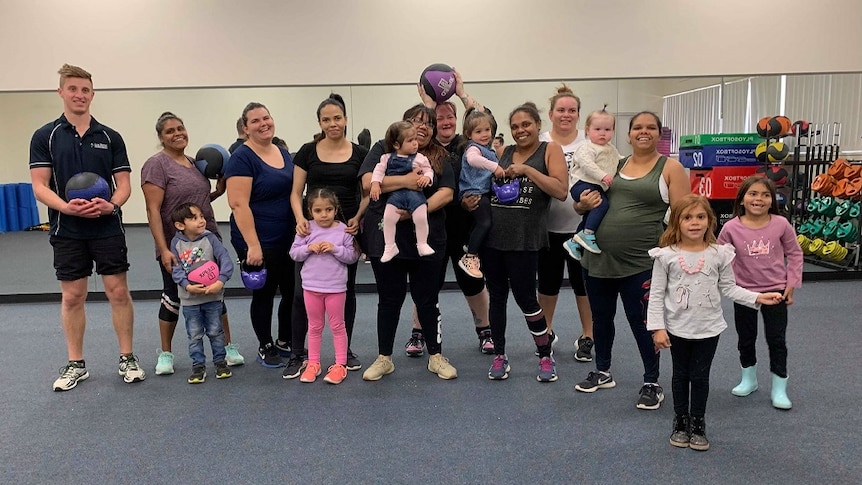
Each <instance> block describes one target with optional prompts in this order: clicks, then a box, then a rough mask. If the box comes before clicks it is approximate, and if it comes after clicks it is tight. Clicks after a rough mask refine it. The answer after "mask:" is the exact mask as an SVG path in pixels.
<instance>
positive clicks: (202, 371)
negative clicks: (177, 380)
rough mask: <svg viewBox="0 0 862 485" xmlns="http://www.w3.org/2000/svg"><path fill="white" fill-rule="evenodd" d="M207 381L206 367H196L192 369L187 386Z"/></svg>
mask: <svg viewBox="0 0 862 485" xmlns="http://www.w3.org/2000/svg"><path fill="white" fill-rule="evenodd" d="M206 379H207V367H206V366H205V365H196V366H194V367H192V375H190V376H189V384H201V383H202V382H204V381H205V380H206Z"/></svg>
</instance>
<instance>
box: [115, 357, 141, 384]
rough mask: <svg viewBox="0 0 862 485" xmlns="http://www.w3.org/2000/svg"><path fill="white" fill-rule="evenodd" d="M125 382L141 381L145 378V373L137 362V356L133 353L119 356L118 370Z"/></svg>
mask: <svg viewBox="0 0 862 485" xmlns="http://www.w3.org/2000/svg"><path fill="white" fill-rule="evenodd" d="M118 373H119V374H120V377H122V378H123V381H124V382H126V383H127V384H131V383H133V382H141V381H143V380H144V379H146V378H147V373H146V372H144V369H141V366H140V365H139V364H138V358H137V357H135V356H134V354H129V355H121V356H120V370H119V372H118Z"/></svg>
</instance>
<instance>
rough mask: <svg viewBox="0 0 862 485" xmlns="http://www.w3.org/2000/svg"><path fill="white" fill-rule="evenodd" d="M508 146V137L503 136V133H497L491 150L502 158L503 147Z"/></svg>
mask: <svg viewBox="0 0 862 485" xmlns="http://www.w3.org/2000/svg"><path fill="white" fill-rule="evenodd" d="M505 145H506V137H505V136H503V134H502V133H497V136H495V137H494V142H493V143H492V144H491V148H493V149H494V151H495V152H497V158H499V157H500V155H501V153H502V151H503V147H504V146H505Z"/></svg>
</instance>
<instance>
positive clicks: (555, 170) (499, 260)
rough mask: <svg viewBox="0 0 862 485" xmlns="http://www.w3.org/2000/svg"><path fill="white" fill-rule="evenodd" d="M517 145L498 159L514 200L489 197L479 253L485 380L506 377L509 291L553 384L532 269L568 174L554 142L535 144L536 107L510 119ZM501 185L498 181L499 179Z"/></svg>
mask: <svg viewBox="0 0 862 485" xmlns="http://www.w3.org/2000/svg"><path fill="white" fill-rule="evenodd" d="M509 126H510V127H511V129H512V138H513V139H514V140H515V145H513V146H508V147H506V149H505V150H504V151H503V156H502V157H501V158H500V167H502V168H503V169H504V170H506V177H507V178H508V179H507V180H512V181H513V182H512V183H514V182H517V183H518V184H519V187H518V192H517V194H514V195H516V197H512V198H511V199H510V198H507V197H505V196H504V195H502V194H500V196H499V197H498V195H497V194H493V193H492V195H491V218H492V224H491V230H490V232H489V233H488V237H487V238H486V239H485V246H484V247H483V248H482V249H481V250H480V253H479V254H480V257H481V258H482V270H483V271H484V273H485V280H486V284H487V286H488V293H489V296H490V307H489V311H488V316H489V320H490V322H491V336H492V337H493V339H494V362H493V364H492V365H491V369H490V370H489V371H488V378H489V379H493V380H502V379H505V378H507V377H508V376H509V370H510V368H509V360H508V358H507V357H506V303H507V300H508V298H509V288H511V289H512V295H513V296H514V297H515V302H516V303H517V304H518V307H519V308H520V309H521V312H523V314H524V318H525V319H526V321H527V328H529V330H530V333H531V334H532V335H533V340H534V341H535V342H536V350H537V351H538V355H539V372H538V374H537V376H536V378H537V379H538V380H539V381H540V382H553V381H555V380H557V371H556V365H555V363H554V359H553V357H552V356H551V340H550V338H549V333H548V323H547V321H546V320H545V315H544V313H543V312H542V307H541V306H539V302H538V300H537V299H536V265H537V264H538V258H539V256H538V254H539V250H540V249H542V248H544V247H547V246H548V230H547V219H548V204H549V203H550V200H551V197H554V198H557V199H560V200H564V199H565V198H566V187H567V184H568V174H567V172H566V161H565V158H564V157H563V150H562V148H560V145H559V144H558V143H556V142H553V141H552V142H543V141H539V132H540V130H541V127H542V121H541V117H540V116H539V111H538V110H537V109H536V105H535V104H533V103H525V104H523V105H521V106H518V107H517V108H515V110H514V111H512V114H510V115H509ZM498 182H499V181H498Z"/></svg>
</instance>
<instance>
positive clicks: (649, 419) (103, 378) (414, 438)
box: [0, 282, 862, 484]
mask: <svg viewBox="0 0 862 485" xmlns="http://www.w3.org/2000/svg"><path fill="white" fill-rule="evenodd" d="M858 288H859V286H858V284H857V283H853V282H830V283H811V284H806V286H805V287H804V288H803V289H802V290H800V291H798V292H797V304H796V305H794V306H793V307H791V310H790V328H789V330H788V342H789V350H790V357H789V368H790V386H789V393H790V397H791V398H792V399H793V404H794V406H793V409H792V410H791V411H788V412H781V411H777V410H775V409H773V408H772V407H771V405H770V400H769V374H768V365H767V364H766V362H768V359H767V354H766V346H765V343H764V342H763V340H762V337H761V341H760V342H759V346H758V355H759V357H760V361H761V363H762V365H761V366H760V369H759V378H760V384H761V389H760V390H759V391H757V392H755V393H754V394H753V395H751V396H749V397H747V398H737V397H734V396H732V395H731V394H730V389H731V388H732V387H733V386H734V385H735V384H736V382H737V380H738V377H739V365H738V360H737V356H736V350H735V345H736V336H735V332H734V330H733V329H732V326H731V328H730V329H729V330H728V331H726V332H725V333H724V334H723V335H722V338H721V342H720V344H719V350H718V353H717V355H716V358H715V363H714V365H713V372H712V382H711V388H712V391H711V395H710V400H709V408H708V411H707V434H708V436H709V438H710V442H711V444H712V449H711V450H710V451H708V452H706V453H699V452H695V451H692V450H689V449H677V448H673V447H672V446H670V445H669V444H668V436H669V434H670V428H671V420H672V416H673V412H672V405H671V402H672V397H671V393H670V389H669V388H670V359H669V357H670V356H669V355H664V356H663V358H662V361H663V363H662V370H663V372H664V374H663V375H662V379H661V382H662V384H664V385H665V389H666V393H667V400H666V401H665V404H664V405H663V406H662V408H661V409H660V410H658V411H641V410H638V409H636V408H635V406H634V404H635V401H636V399H637V392H638V390H639V388H640V386H641V374H642V368H641V364H640V361H639V359H638V357H637V350H636V346H635V344H634V341H633V339H632V337H631V332H630V331H629V330H628V327H627V325H626V324H625V323H624V322H623V319H622V318H621V317H618V318H617V322H618V329H617V342H616V345H615V347H614V365H613V368H612V370H613V373H614V377H615V379H616V381H617V387H616V388H615V389H610V390H602V391H599V392H596V393H595V394H583V393H578V392H576V391H574V390H573V385H574V384H575V383H577V382H578V381H580V380H581V379H583V378H584V377H585V376H586V374H587V372H588V371H589V370H592V369H593V366H592V364H583V363H576V362H575V361H574V360H573V359H572V341H573V340H574V338H575V337H576V336H577V335H576V333H577V330H576V329H575V327H576V325H575V323H574V322H575V321H576V318H577V317H576V313H575V311H574V309H573V307H574V305H573V303H572V300H571V299H570V298H569V297H568V295H564V297H563V298H561V305H560V308H559V309H558V311H557V320H556V325H555V326H556V327H557V332H558V334H559V335H560V336H561V342H560V343H559V344H558V347H557V349H556V358H557V362H558V373H559V375H560V379H559V381H557V382H555V383H548V384H542V383H538V382H536V378H535V371H536V364H537V358H536V357H535V356H534V355H533V350H534V347H533V346H532V344H531V339H530V337H529V336H528V333H527V330H526V328H525V325H524V324H523V319H522V317H521V316H519V315H518V313H517V310H516V308H515V306H514V303H511V304H510V313H509V319H510V320H509V321H510V323H509V334H508V340H509V357H510V361H511V365H512V373H511V377H510V378H509V379H508V380H506V381H502V382H494V381H489V380H488V379H487V369H488V366H489V365H490V363H491V358H490V357H489V356H485V355H482V354H480V353H479V352H478V348H477V339H476V337H475V333H474V332H473V330H472V328H471V326H470V325H469V324H468V323H467V310H466V306H465V305H464V301H463V298H462V297H461V295H460V294H459V293H454V292H447V293H443V294H442V297H441V308H442V309H443V315H444V323H443V332H444V333H443V335H444V355H446V356H447V357H449V358H450V359H451V362H452V363H453V364H454V365H455V366H456V367H457V368H458V371H459V377H458V379H456V380H454V381H443V380H441V379H439V378H437V377H436V376H434V375H433V374H431V373H429V372H428V371H427V370H426V368H425V366H426V364H427V361H426V359H425V358H419V359H411V358H408V357H406V356H404V354H403V352H401V351H400V350H399V349H400V348H401V345H403V342H404V341H405V340H406V338H407V337H408V333H409V329H408V327H409V323H408V322H409V306H408V305H405V311H404V313H403V317H402V327H401V328H400V329H399V335H398V339H397V341H396V355H395V365H396V371H395V373H394V374H392V375H389V376H386V377H384V378H383V379H382V380H381V381H379V382H374V383H369V382H363V381H362V380H361V371H360V372H358V373H350V375H349V377H348V379H347V380H346V381H345V382H344V383H343V384H341V385H339V386H332V385H328V384H326V383H324V382H322V381H318V382H316V383H314V384H303V383H300V382H298V380H290V381H286V380H283V379H282V378H281V372H280V371H279V370H272V369H264V368H262V367H260V366H259V365H258V364H256V363H254V362H253V360H254V355H255V338H254V334H253V332H252V330H251V326H250V324H249V321H248V303H249V300H248V299H246V298H237V299H230V300H229V301H228V306H229V311H230V316H231V320H232V328H233V333H234V341H235V342H236V343H237V344H238V345H239V347H240V349H241V351H242V352H243V354H244V355H245V356H246V358H247V359H248V361H249V364H247V365H245V366H243V367H239V368H234V377H232V378H230V379H223V380H216V379H214V378H213V375H212V369H211V368H210V377H208V378H207V381H206V382H205V383H204V384H202V385H197V386H192V385H189V384H187V383H186V382H185V380H186V377H187V375H188V373H189V371H190V367H191V366H190V361H189V359H188V356H187V353H186V352H185V351H184V349H185V346H186V340H185V334H184V331H182V330H181V328H182V327H180V330H178V332H177V335H176V336H175V338H174V350H175V354H176V355H177V360H176V368H177V373H176V374H175V375H173V376H156V375H154V374H153V372H152V370H153V366H154V365H155V350H156V348H157V347H158V346H159V343H158V342H159V340H158V330H157V326H156V320H155V313H156V310H157V304H158V303H157V302H156V301H138V302H136V306H135V312H136V332H135V347H136V352H137V354H138V355H139V357H140V359H141V360H142V362H143V364H144V365H145V368H146V370H147V372H148V373H149V376H148V378H147V380H146V381H145V382H142V383H139V384H133V385H129V384H125V383H123V382H122V379H121V378H120V377H118V375H117V366H116V360H117V355H116V354H117V351H116V348H117V345H116V338H115V336H114V334H113V330H112V328H111V325H110V310H109V306H108V305H107V304H106V303H101V302H95V303H90V304H89V305H88V318H89V321H88V330H87V335H86V345H85V354H86V359H87V367H88V369H89V371H90V374H91V377H90V379H89V380H87V381H85V382H82V383H81V384H80V385H79V386H78V387H77V388H76V389H74V390H72V391H70V392H65V393H55V392H52V391H51V383H52V381H53V380H54V378H55V377H56V376H57V373H56V372H57V368H59V367H60V366H61V365H63V364H64V362H65V346H64V343H63V337H62V332H61V330H60V326H59V323H58V317H59V306H58V305H57V304H53V303H41V304H6V305H3V306H2V319H0V356H2V363H3V370H2V373H0V386H2V389H3V392H2V393H0V409H2V410H3V412H2V415H0V483H4V484H6V483H8V484H47V483H57V484H89V483H100V484H101V483H109V484H115V483H116V484H125V483H129V484H131V483H134V484H150V483H152V484H159V483H225V484H235V483H236V484H244V483H263V484H266V483H273V484H274V483H279V484H285V483H290V484H292V483H363V484H364V483H369V484H370V483H387V484H400V483H447V484H448V483H512V484H520V483H645V484H650V483H664V484H667V483H681V484H682V483H686V484H688V483H703V484H711V483H716V484H718V483H720V484H727V483H766V484H772V483H775V484H797V483H800V484H802V483H824V484H845V483H846V484H858V483H860V482H862V464H860V461H859V456H862V453H860V451H862V448H860V445H859V443H858V442H856V441H855V438H854V436H855V433H856V432H857V430H858V429H859V418H858V412H859V402H860V400H862V384H860V380H858V379H856V377H858V375H859V370H858V369H859V367H858V355H859V353H858V351H857V348H858V346H859V344H860V343H862V342H860V338H862V332H860V331H859V326H858V322H859V314H860V313H862V303H860V301H859V298H858ZM725 309H726V314H728V315H732V311H731V307H730V305H729V304H726V306H725ZM375 310H376V295H373V294H366V295H360V297H359V312H358V315H359V316H358V318H357V325H356V333H355V336H354V344H353V350H354V351H355V352H356V353H357V354H359V355H360V357H361V358H362V360H363V363H364V364H365V365H366V366H367V365H368V364H370V363H371V361H372V360H373V359H374V357H375V356H376V353H377V351H376V331H375V329H374V322H375V317H374V315H375ZM620 315H622V311H621V310H620ZM331 348H332V347H331V338H330V337H329V336H328V335H327V334H326V333H324V347H323V362H324V366H326V365H328V363H330V362H331V360H332V350H331ZM841 349H844V350H841Z"/></svg>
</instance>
